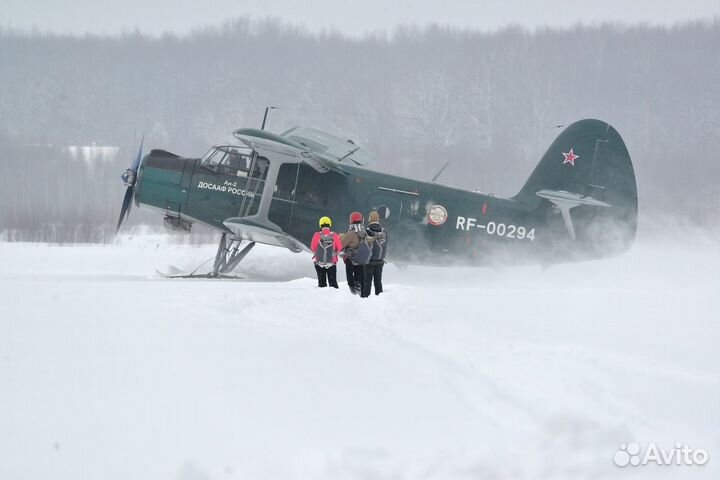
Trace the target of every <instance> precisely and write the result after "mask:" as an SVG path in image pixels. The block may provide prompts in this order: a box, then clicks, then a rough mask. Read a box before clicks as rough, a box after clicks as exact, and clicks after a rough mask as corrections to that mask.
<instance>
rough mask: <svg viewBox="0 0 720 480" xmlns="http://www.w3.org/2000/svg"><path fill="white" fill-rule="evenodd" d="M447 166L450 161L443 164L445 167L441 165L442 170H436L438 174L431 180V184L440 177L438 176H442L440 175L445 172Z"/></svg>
mask: <svg viewBox="0 0 720 480" xmlns="http://www.w3.org/2000/svg"><path fill="white" fill-rule="evenodd" d="M448 165H450V160H448V161H447V162H445V165H443V166H442V168H441V169H440V170H438V172H437V173H436V174H435V176H434V177H433V178H432V180H431V182H432V183H435V180H437V179H438V177H440V175H442V173H443V172H444V171H445V169H446V168H447V166H448Z"/></svg>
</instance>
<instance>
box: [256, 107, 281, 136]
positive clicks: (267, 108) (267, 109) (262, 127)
mask: <svg viewBox="0 0 720 480" xmlns="http://www.w3.org/2000/svg"><path fill="white" fill-rule="evenodd" d="M276 108H278V107H265V115H264V116H263V121H262V125H261V126H260V130H265V122H267V117H268V112H269V111H270V110H275V109H276Z"/></svg>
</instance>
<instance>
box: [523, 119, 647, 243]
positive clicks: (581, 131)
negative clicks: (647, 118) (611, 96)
mask: <svg viewBox="0 0 720 480" xmlns="http://www.w3.org/2000/svg"><path fill="white" fill-rule="evenodd" d="M514 200H516V201H518V202H521V203H523V204H526V205H527V206H528V207H529V208H530V209H531V210H539V212H538V213H539V214H542V213H541V212H544V211H547V210H548V209H549V208H552V209H553V210H554V212H555V213H561V214H562V216H561V218H562V220H563V221H562V222H561V223H564V226H565V228H564V229H562V230H565V231H564V232H562V233H563V234H565V238H569V239H570V240H572V241H574V242H576V243H577V244H578V246H582V248H585V249H586V248H587V247H593V248H592V251H594V253H596V254H598V253H600V254H612V253H619V252H620V251H624V250H627V249H628V248H629V247H630V245H631V244H632V242H633V240H634V239H635V233H636V231H637V211H638V204H637V187H636V184H635V172H634V171H633V166H632V162H631V161H630V155H629V154H628V151H627V147H626V146H625V142H623V139H622V138H621V137H620V134H619V133H618V132H617V130H615V129H614V128H613V127H611V126H610V125H609V124H607V123H605V122H601V121H599V120H580V121H578V122H575V123H573V124H572V125H570V126H569V127H567V128H566V129H565V130H564V131H563V132H562V133H561V134H560V135H559V136H558V137H557V139H555V141H554V142H553V143H552V145H550V148H548V150H547V152H545V155H543V157H542V159H541V160H540V163H539V164H538V165H537V167H535V170H534V171H533V172H532V174H531V175H530V178H528V180H527V182H526V183H525V185H524V186H523V187H522V189H521V190H520V192H519V193H518V194H517V195H516V196H515V197H514ZM547 218H548V222H549V223H550V222H554V220H553V219H552V216H550V217H547ZM555 223H558V222H555ZM578 250H580V248H579V249H578ZM586 253H589V252H587V251H586Z"/></svg>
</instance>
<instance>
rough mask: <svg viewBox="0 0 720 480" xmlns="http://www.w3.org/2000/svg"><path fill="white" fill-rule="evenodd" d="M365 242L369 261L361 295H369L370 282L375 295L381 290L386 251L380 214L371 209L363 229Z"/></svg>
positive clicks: (385, 233)
mask: <svg viewBox="0 0 720 480" xmlns="http://www.w3.org/2000/svg"><path fill="white" fill-rule="evenodd" d="M365 233H366V235H367V244H368V246H369V247H370V251H371V253H370V261H369V262H368V264H367V265H365V272H364V278H363V284H362V293H361V295H360V296H361V297H369V296H370V289H371V287H372V284H373V283H374V284H375V295H380V294H381V293H382V291H383V287H382V272H383V266H384V265H385V254H386V253H387V232H386V231H385V229H384V228H383V226H382V225H380V214H379V213H378V212H377V211H375V210H373V211H372V212H370V215H368V225H367V228H366V229H365Z"/></svg>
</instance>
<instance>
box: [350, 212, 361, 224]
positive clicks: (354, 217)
mask: <svg viewBox="0 0 720 480" xmlns="http://www.w3.org/2000/svg"><path fill="white" fill-rule="evenodd" d="M362 221H363V216H362V214H361V213H360V212H352V213H351V214H350V223H362Z"/></svg>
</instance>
